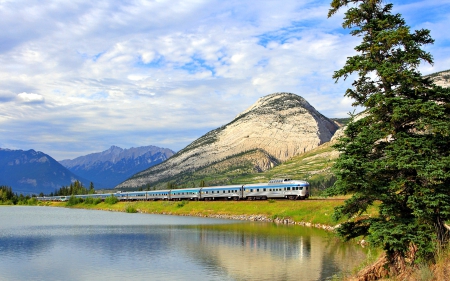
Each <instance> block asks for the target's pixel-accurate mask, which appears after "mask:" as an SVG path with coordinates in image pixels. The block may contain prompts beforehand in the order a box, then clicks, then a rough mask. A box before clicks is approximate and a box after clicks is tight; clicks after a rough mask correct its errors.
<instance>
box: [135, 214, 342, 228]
mask: <svg viewBox="0 0 450 281" xmlns="http://www.w3.org/2000/svg"><path fill="white" fill-rule="evenodd" d="M137 212H138V213H145V214H155V215H156V214H158V215H177V216H195V217H203V218H216V219H228V220H241V221H258V222H270V223H275V224H286V225H300V226H306V227H314V228H319V229H323V230H326V231H334V230H335V228H336V227H338V225H336V226H330V225H324V224H320V223H310V222H295V221H293V220H291V219H289V218H278V217H277V218H269V217H267V216H264V215H228V214H208V215H205V214H201V213H197V214H172V213H170V212H168V213H166V212H163V213H154V212H152V213H148V212H146V211H142V210H139V209H138V210H137Z"/></svg>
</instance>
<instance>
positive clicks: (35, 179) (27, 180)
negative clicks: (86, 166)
mask: <svg viewBox="0 0 450 281" xmlns="http://www.w3.org/2000/svg"><path fill="white" fill-rule="evenodd" d="M76 180H79V181H81V182H82V183H83V184H84V185H85V186H87V187H88V186H89V181H88V180H87V179H84V178H82V177H80V176H78V175H75V174H74V173H72V172H70V171H69V170H67V169H66V168H64V167H63V166H62V165H61V164H59V163H58V161H56V160H55V159H53V158H52V157H51V156H49V155H47V154H45V153H43V152H40V151H35V150H33V149H31V150H27V151H24V150H10V149H3V148H0V185H5V186H10V187H12V188H13V191H14V192H17V193H24V194H29V193H35V194H37V193H40V192H43V193H45V194H48V193H50V192H54V191H55V190H56V189H59V188H61V187H62V186H67V185H70V183H72V182H74V181H76Z"/></svg>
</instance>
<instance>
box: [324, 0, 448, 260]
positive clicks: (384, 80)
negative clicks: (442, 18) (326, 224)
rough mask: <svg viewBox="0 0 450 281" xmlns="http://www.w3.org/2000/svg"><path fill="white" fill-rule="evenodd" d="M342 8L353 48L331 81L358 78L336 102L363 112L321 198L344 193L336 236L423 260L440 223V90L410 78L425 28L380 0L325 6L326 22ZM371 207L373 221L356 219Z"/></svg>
mask: <svg viewBox="0 0 450 281" xmlns="http://www.w3.org/2000/svg"><path fill="white" fill-rule="evenodd" d="M343 7H345V8H346V9H347V10H346V12H345V16H344V22H343V27H344V28H349V29H351V32H350V33H351V34H352V35H353V36H358V37H361V38H362V42H361V44H360V45H358V46H356V47H355V50H356V51H357V54H356V55H354V56H352V57H349V58H347V61H346V64H345V65H344V67H343V68H342V69H340V70H338V71H336V72H335V73H334V76H333V78H334V79H336V82H337V81H338V80H339V79H341V78H343V79H346V78H348V77H349V75H351V74H353V73H355V74H358V78H357V79H356V80H355V81H354V82H353V84H352V86H353V87H352V89H348V90H347V91H346V93H345V96H347V97H350V98H352V99H353V100H354V103H353V105H357V106H362V107H363V108H365V112H364V113H362V114H361V115H359V116H358V117H357V118H355V117H354V116H352V121H351V122H350V123H349V124H348V126H347V129H346V131H345V136H344V137H342V138H341V139H340V140H339V142H338V143H337V144H336V145H335V148H337V149H338V150H339V151H340V157H339V159H338V160H337V162H336V164H335V166H334V171H335V173H336V176H337V181H336V183H335V185H334V186H333V187H332V188H331V189H330V190H329V194H330V195H338V194H351V195H352V196H351V198H350V199H348V200H346V202H345V203H344V205H343V206H341V207H339V208H337V209H336V210H335V214H334V215H335V218H336V219H341V218H346V222H345V223H343V224H342V225H341V227H340V228H339V229H338V233H339V234H340V235H342V236H343V237H345V238H347V239H351V238H354V237H358V236H361V235H363V236H365V237H366V238H367V239H368V240H369V241H370V242H371V243H372V244H374V245H378V246H382V247H383V248H384V250H385V251H386V253H387V256H388V258H391V259H392V258H393V257H394V256H397V257H398V256H405V255H406V254H408V251H409V249H417V250H418V252H417V254H418V255H417V256H416V257H419V258H421V259H429V258H432V253H433V252H434V251H436V247H445V246H446V245H448V241H449V231H448V228H446V227H447V225H446V222H447V223H448V222H449V220H450V156H449V154H450V149H449V147H450V103H449V101H450V90H449V89H447V88H441V87H438V86H436V85H435V84H434V83H433V82H432V80H431V79H430V78H424V77H422V75H421V73H420V72H419V71H418V66H419V64H420V63H421V61H424V62H428V63H431V64H432V63H433V58H432V56H431V55H430V54H429V53H427V52H425V51H424V50H422V46H423V45H426V44H432V43H433V42H434V41H433V39H432V38H431V36H430V31H429V30H424V29H421V30H416V31H414V32H411V31H410V27H409V26H407V25H406V23H405V21H404V19H403V18H402V17H401V15H400V14H393V13H391V11H392V8H393V5H392V4H385V2H384V1H382V0H352V1H350V0H333V1H332V3H331V9H330V10H329V13H328V17H331V16H332V15H334V14H335V13H336V12H337V11H338V10H340V9H341V8H343ZM373 204H379V215H378V216H376V217H368V216H362V214H363V213H364V211H366V210H367V208H368V207H369V206H371V205H373Z"/></svg>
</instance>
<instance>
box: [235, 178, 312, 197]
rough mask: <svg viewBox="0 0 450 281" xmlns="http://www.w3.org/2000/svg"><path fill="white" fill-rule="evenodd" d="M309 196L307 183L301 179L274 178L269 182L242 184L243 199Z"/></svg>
mask: <svg viewBox="0 0 450 281" xmlns="http://www.w3.org/2000/svg"><path fill="white" fill-rule="evenodd" d="M308 197H309V183H308V182H306V181H301V180H291V179H274V180H270V181H269V183H259V184H246V185H244V192H243V199H247V200H265V199H290V200H297V199H306V198H308Z"/></svg>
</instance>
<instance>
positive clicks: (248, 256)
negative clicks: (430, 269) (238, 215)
mask: <svg viewBox="0 0 450 281" xmlns="http://www.w3.org/2000/svg"><path fill="white" fill-rule="evenodd" d="M364 257H365V252H364V249H362V248H361V247H360V246H358V245H355V244H354V243H353V244H349V243H342V242H340V241H338V240H337V239H335V238H334V237H333V236H332V235H331V234H330V233H327V232H325V231H323V230H318V229H312V228H306V227H300V226H283V225H274V224H269V223H252V222H240V221H232V220H221V219H208V218H197V217H179V216H165V215H149V214H128V213H118V212H106V211H94V210H79V209H66V208H53V207H28V206H23V207H21V206H12V207H9V206H0V280H1V281H3V280H5V281H6V280H111V281H112V280H197V281H198V280H302V281H308V280H330V279H331V278H332V276H333V275H335V274H338V273H339V272H342V271H347V270H351V269H352V268H354V267H355V266H356V265H358V263H359V262H361V261H362V260H363V259H364Z"/></svg>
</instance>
